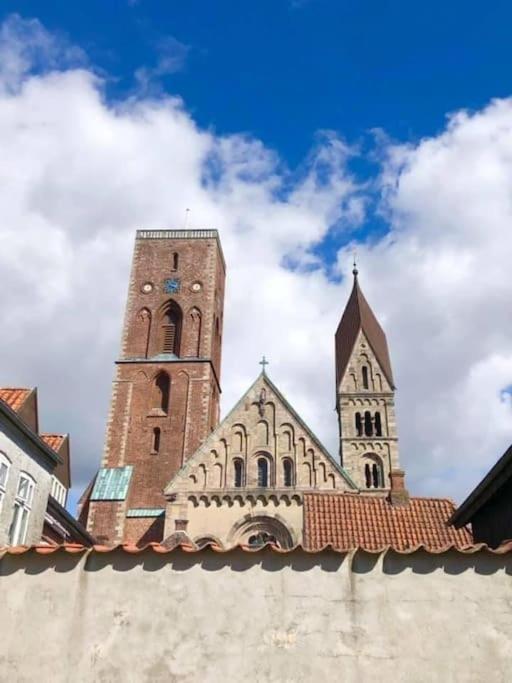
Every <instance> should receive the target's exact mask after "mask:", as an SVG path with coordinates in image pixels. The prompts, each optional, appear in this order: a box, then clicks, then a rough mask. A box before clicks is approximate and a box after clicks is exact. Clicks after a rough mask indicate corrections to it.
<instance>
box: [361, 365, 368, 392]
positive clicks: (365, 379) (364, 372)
mask: <svg viewBox="0 0 512 683" xmlns="http://www.w3.org/2000/svg"><path fill="white" fill-rule="evenodd" d="M361 372H362V376H363V388H364V389H369V387H370V385H369V383H368V368H367V367H366V365H363V368H362V370H361Z"/></svg>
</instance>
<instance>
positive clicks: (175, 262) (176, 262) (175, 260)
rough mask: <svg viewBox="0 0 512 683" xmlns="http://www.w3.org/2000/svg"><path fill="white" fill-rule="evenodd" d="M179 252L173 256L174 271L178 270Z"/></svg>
mask: <svg viewBox="0 0 512 683" xmlns="http://www.w3.org/2000/svg"><path fill="white" fill-rule="evenodd" d="M178 258H179V257H178V252H177V251H175V252H174V253H173V255H172V269H173V270H178Z"/></svg>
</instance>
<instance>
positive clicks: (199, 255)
mask: <svg viewBox="0 0 512 683" xmlns="http://www.w3.org/2000/svg"><path fill="white" fill-rule="evenodd" d="M224 280H225V263H224V258H223V254H222V249H221V245H220V240H219V235H218V233H217V231H216V230H139V231H137V235H136V240H135V250H134V255H133V262H132V271H131V276H130V283H129V290H128V301H127V306H126V313H125V320H124V328H123V335H122V347H121V353H120V357H119V359H118V361H117V363H116V366H117V368H116V376H115V378H114V383H113V390H112V402H111V408H110V415H109V419H108V424H107V433H106V441H105V449H104V453H103V459H102V463H101V468H100V470H99V472H98V474H97V476H96V480H95V482H94V486H93V488H92V491H91V494H90V499H89V501H90V502H89V511H88V520H87V528H88V529H89V531H90V532H91V533H92V534H93V535H94V536H95V537H96V538H97V539H98V540H99V541H103V542H106V543H120V542H130V543H138V544H144V543H147V542H150V541H160V540H161V539H162V537H163V523H164V508H165V498H164V495H163V490H164V487H165V486H166V484H167V483H168V482H169V480H170V479H171V477H172V476H173V475H174V474H175V472H177V471H178V470H179V468H180V467H181V466H182V465H183V463H184V462H185V461H186V460H187V458H188V457H189V456H190V455H191V454H192V453H194V451H196V450H197V448H198V447H199V445H200V444H201V443H202V442H203V441H204V440H205V439H206V437H207V436H208V434H209V433H210V432H211V431H212V430H213V429H214V428H215V427H216V425H217V424H218V421H219V397H220V363H221V346H222V322H223V306H224Z"/></svg>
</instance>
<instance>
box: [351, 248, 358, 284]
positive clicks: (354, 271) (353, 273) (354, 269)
mask: <svg viewBox="0 0 512 683" xmlns="http://www.w3.org/2000/svg"><path fill="white" fill-rule="evenodd" d="M358 274H359V271H358V270H357V262H356V250H355V249H354V267H353V269H352V275H353V276H354V280H357V276H358Z"/></svg>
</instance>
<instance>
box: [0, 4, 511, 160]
mask: <svg viewBox="0 0 512 683" xmlns="http://www.w3.org/2000/svg"><path fill="white" fill-rule="evenodd" d="M12 12H18V13H20V14H21V15H23V16H26V17H33V16H35V17H37V18H38V19H39V20H40V21H41V22H42V23H43V24H44V25H45V27H46V28H47V29H48V30H50V31H52V32H54V31H62V32H64V33H65V34H67V36H68V37H69V38H70V40H71V41H72V42H73V43H75V44H77V45H80V46H81V47H82V48H83V49H84V50H86V52H87V54H88V56H89V58H90V59H91V60H92V62H93V63H94V65H95V66H96V67H97V68H100V69H104V70H105V72H106V73H108V75H109V83H108V90H107V91H108V94H109V96H110V97H119V96H125V95H126V94H127V93H128V92H130V90H132V89H133V87H134V73H135V71H136V70H137V69H139V68H140V67H141V65H144V66H146V67H147V68H150V69H151V68H154V67H155V66H156V65H157V63H158V61H159V59H160V57H161V51H162V50H165V49H166V41H168V40H169V37H172V38H173V39H174V40H175V41H177V43H178V46H175V47H177V49H178V51H179V45H182V46H184V48H185V56H184V59H183V65H182V68H179V69H178V70H177V71H176V72H174V73H171V74H165V73H164V74H162V75H161V76H160V79H159V80H160V83H161V86H162V88H163V89H165V90H167V91H169V92H172V93H175V94H179V95H181V96H182V97H183V98H184V100H185V102H186V105H187V107H188V108H189V110H190V111H191V113H192V115H193V117H194V119H195V121H196V122H197V123H198V124H199V125H200V126H202V127H209V126H213V127H214V128H215V130H216V131H217V132H218V133H231V132H233V131H237V132H238V131H247V132H249V133H251V134H252V135H254V136H256V137H257V138H259V139H260V140H262V141H263V142H264V143H265V144H266V145H267V146H269V147H271V148H274V149H276V150H278V152H279V154H280V155H281V157H282V158H283V159H285V160H286V161H287V162H288V163H289V164H290V165H291V166H295V165H296V164H298V163H300V162H301V160H302V159H303V158H304V156H305V154H306V153H307V152H308V150H309V149H310V147H311V145H312V142H313V140H314V136H315V133H316V131H318V130H319V129H334V130H339V131H342V132H343V135H344V136H345V137H346V139H348V140H349V142H351V143H356V142H358V143H361V144H364V142H365V139H366V137H367V135H368V132H369V131H370V130H372V129H374V128H383V129H384V130H385V131H386V132H387V134H388V135H390V136H392V137H395V138H398V139H400V140H411V139H412V140H415V139H417V138H419V137H422V136H425V135H432V134H433V133H435V132H437V131H438V130H440V129H441V128H442V127H443V126H444V123H445V116H446V113H447V112H450V111H453V110H457V109H461V108H470V109H477V108H480V107H481V106H482V105H484V104H485V103H486V102H487V101H488V100H489V99H490V98H491V97H499V96H502V95H508V94H509V92H510V90H511V85H512V73H511V72H510V68H509V65H510V63H511V62H512V41H511V40H510V25H511V22H512V6H511V5H510V3H507V2H502V1H500V0H495V1H494V2H488V3H482V2H476V1H475V0H469V1H467V0H466V1H465V2H460V1H458V0H450V2H446V1H443V2H439V1H438V0H433V1H432V2H429V3H418V2H413V3H411V2H404V1H394V2H393V1H391V2H390V1H387V2H386V1H384V0H380V1H378V2H377V1H375V2H369V1H368V0H361V1H359V2H354V1H351V2H347V1H346V0H345V1H343V0H341V1H340V0H338V1H332V0H302V1H301V0H297V1H293V0H259V1H258V2H235V1H233V0H230V1H229V2H226V1H222V0H216V1H215V2H205V1H204V0H202V1H197V0H187V2H172V1H157V0H133V1H132V2H130V1H129V0H107V1H105V0H89V1H88V2H87V3H85V2H81V3H80V2H68V0H61V1H56V0H53V1H52V2H45V3H41V2H30V1H23V0H21V1H20V0H17V1H12V0H4V2H3V3H2V14H3V17H6V16H7V15H9V14H10V13H12ZM169 47H170V46H169V45H167V49H169ZM171 49H172V48H171Z"/></svg>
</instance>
